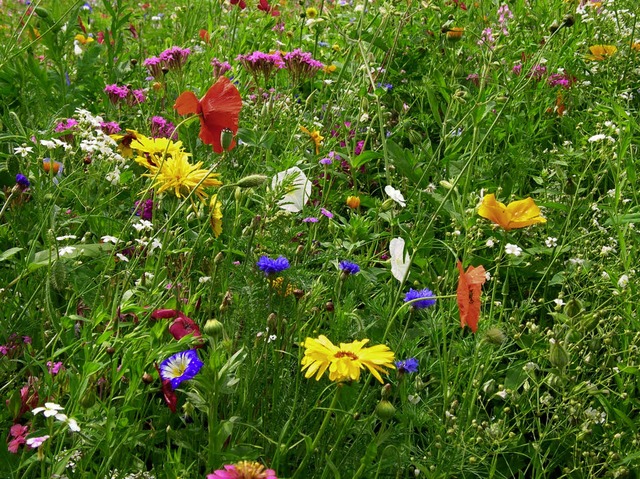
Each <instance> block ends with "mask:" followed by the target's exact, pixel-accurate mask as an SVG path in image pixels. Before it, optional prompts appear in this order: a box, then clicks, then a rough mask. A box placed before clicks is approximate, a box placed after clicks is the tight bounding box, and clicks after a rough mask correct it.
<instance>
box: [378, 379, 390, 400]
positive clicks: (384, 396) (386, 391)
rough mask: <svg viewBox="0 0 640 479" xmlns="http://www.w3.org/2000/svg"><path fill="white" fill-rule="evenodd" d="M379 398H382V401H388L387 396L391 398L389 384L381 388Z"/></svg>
mask: <svg viewBox="0 0 640 479" xmlns="http://www.w3.org/2000/svg"><path fill="white" fill-rule="evenodd" d="M380 396H381V397H382V399H389V396H391V384H389V383H387V384H385V385H384V386H382V390H381V391H380Z"/></svg>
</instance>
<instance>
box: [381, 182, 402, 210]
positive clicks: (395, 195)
mask: <svg viewBox="0 0 640 479" xmlns="http://www.w3.org/2000/svg"><path fill="white" fill-rule="evenodd" d="M384 192H385V193H386V194H387V195H389V198H391V199H392V200H393V201H395V202H396V203H398V204H399V205H400V206H402V207H403V208H404V207H405V206H407V203H405V201H404V196H402V193H400V190H396V189H395V188H394V187H393V186H391V185H387V186H385V187H384Z"/></svg>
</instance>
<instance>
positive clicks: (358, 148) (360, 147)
mask: <svg viewBox="0 0 640 479" xmlns="http://www.w3.org/2000/svg"><path fill="white" fill-rule="evenodd" d="M362 150H364V140H360V141H359V142H358V143H356V148H355V150H353V154H354V155H356V156H358V155H359V154H360V153H362Z"/></svg>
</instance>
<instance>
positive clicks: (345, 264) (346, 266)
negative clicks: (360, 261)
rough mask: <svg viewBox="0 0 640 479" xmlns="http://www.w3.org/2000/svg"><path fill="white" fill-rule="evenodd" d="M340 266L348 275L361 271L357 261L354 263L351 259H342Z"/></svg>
mask: <svg viewBox="0 0 640 479" xmlns="http://www.w3.org/2000/svg"><path fill="white" fill-rule="evenodd" d="M338 266H339V267H340V269H341V270H342V272H343V273H344V274H346V275H350V274H357V273H359V272H360V266H358V265H357V264H355V263H352V262H351V261H347V260H342V261H340V263H339V265H338Z"/></svg>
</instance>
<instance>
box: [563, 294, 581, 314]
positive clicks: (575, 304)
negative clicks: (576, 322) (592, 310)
mask: <svg viewBox="0 0 640 479" xmlns="http://www.w3.org/2000/svg"><path fill="white" fill-rule="evenodd" d="M581 311H582V302H580V300H579V299H575V298H571V299H570V300H569V301H567V304H565V305H564V314H566V315H567V316H568V317H570V318H575V317H576V316H577V315H578V314H580V312H581Z"/></svg>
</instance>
